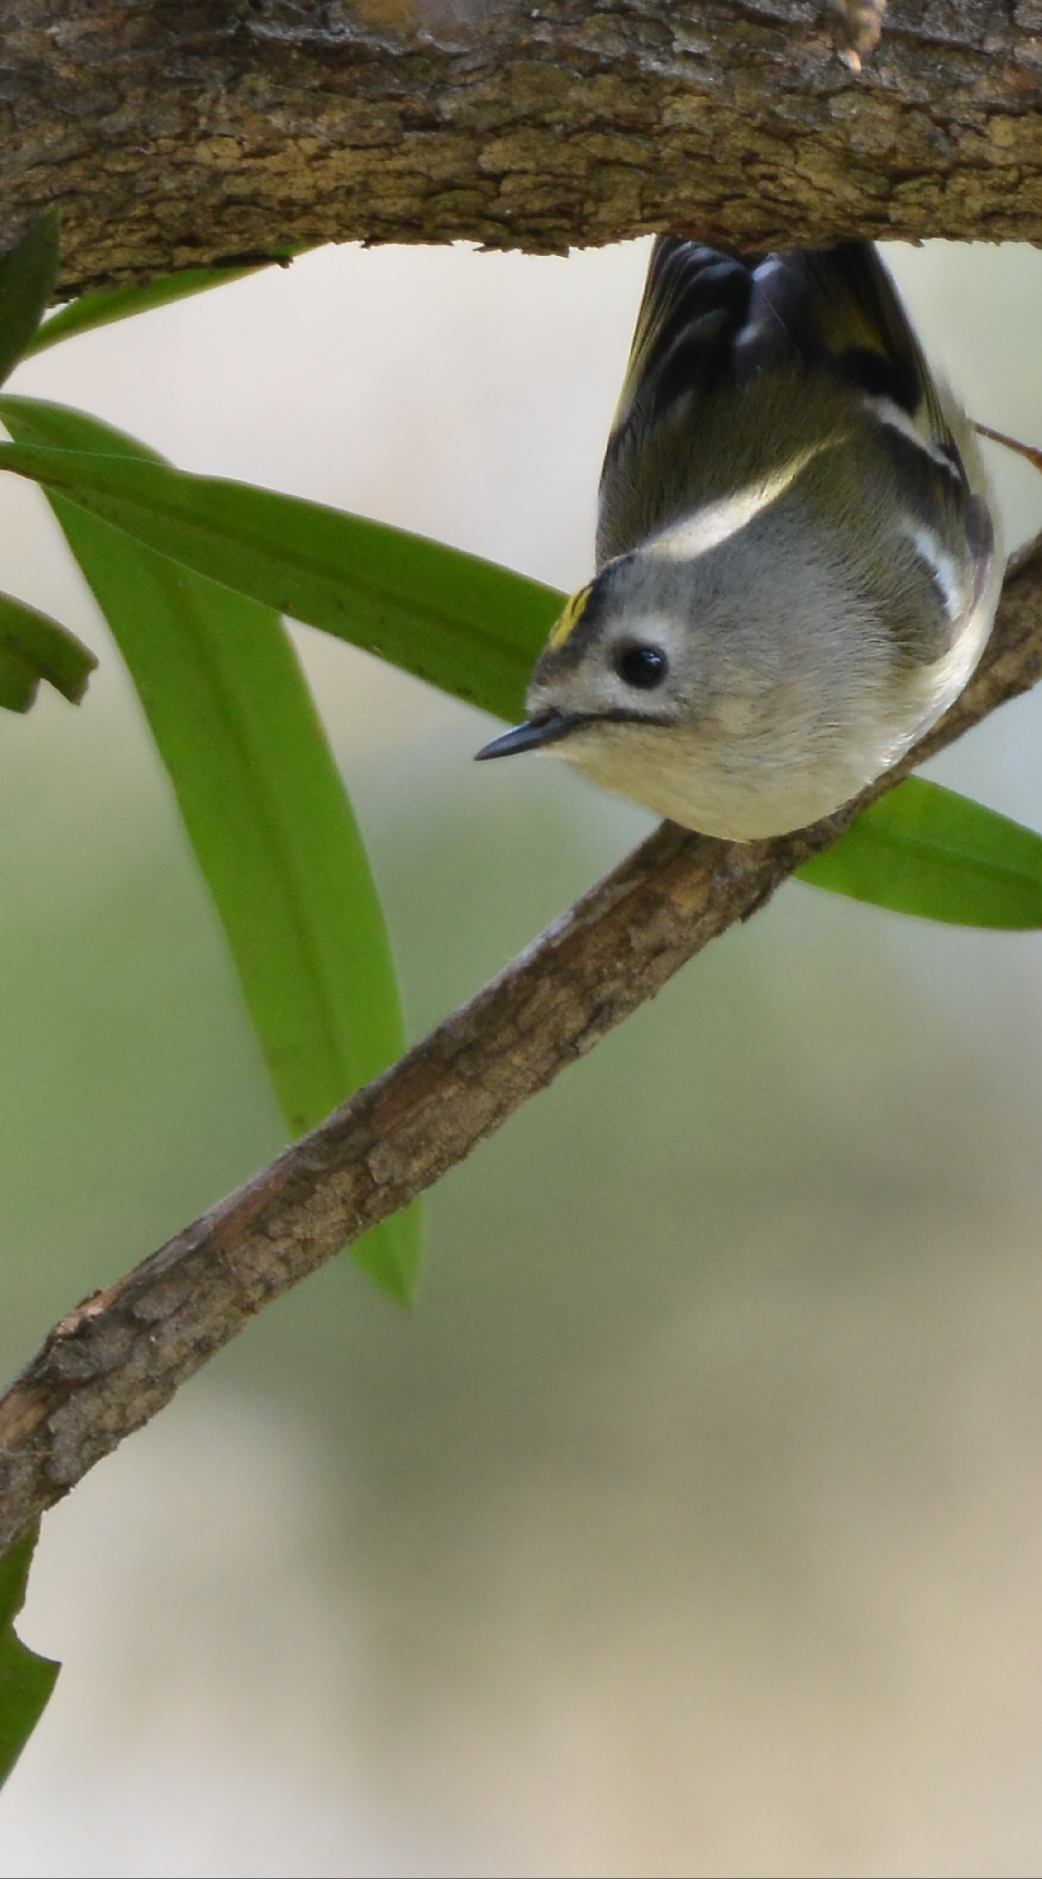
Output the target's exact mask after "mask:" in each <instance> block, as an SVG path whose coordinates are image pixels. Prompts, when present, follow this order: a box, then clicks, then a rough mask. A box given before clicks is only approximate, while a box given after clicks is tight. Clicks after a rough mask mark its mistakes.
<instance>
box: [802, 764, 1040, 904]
mask: <svg viewBox="0 0 1042 1879" xmlns="http://www.w3.org/2000/svg"><path fill="white" fill-rule="evenodd" d="M797 876H798V879H799V880H801V881H810V882H811V883H812V884H813V886H815V887H826V888H828V889H829V890H830V892H832V893H834V894H849V895H850V896H851V897H852V898H853V899H854V900H867V901H871V902H872V903H873V904H874V905H875V906H877V907H891V908H893V909H894V911H895V912H897V913H912V914H918V915H919V917H920V918H921V919H924V920H943V921H945V922H947V923H948V924H949V925H952V926H984V927H1006V928H1027V927H1039V926H1042V836H1040V835H1036V834H1035V833H1034V831H1033V830H1032V829H1026V828H1024V827H1023V826H1022V825H1021V824H1020V823H1019V822H1011V821H1009V820H1008V818H1007V817H1006V816H1000V815H996V813H995V811H994V810H992V809H985V808H984V806H983V804H981V803H978V802H971V801H970V799H969V798H968V797H966V796H960V795H957V794H956V792H955V791H954V790H950V789H942V788H941V786H940V784H938V783H928V782H927V781H926V780H925V778H923V777H910V778H909V779H908V781H907V782H906V783H901V784H900V785H899V786H898V788H897V789H895V790H891V792H890V793H889V795H887V796H884V797H882V798H881V800H880V801H879V802H877V803H874V804H873V805H872V807H871V809H866V810H864V811H863V812H862V814H861V815H859V816H858V819H857V821H856V822H854V823H852V824H851V826H850V828H849V829H848V830H847V832H846V834H845V835H842V836H841V837H840V839H839V841H838V842H836V843H835V845H834V846H833V847H832V848H830V849H828V850H827V851H826V852H825V854H823V855H817V856H815V858H814V860H813V861H807V862H805V863H804V865H803V867H802V868H800V869H798V870H797Z"/></svg>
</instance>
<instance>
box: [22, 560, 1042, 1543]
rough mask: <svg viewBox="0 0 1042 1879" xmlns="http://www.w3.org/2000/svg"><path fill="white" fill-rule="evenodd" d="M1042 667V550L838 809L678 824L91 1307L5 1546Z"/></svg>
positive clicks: (34, 1407) (58, 1336) (56, 1372)
mask: <svg viewBox="0 0 1042 1879" xmlns="http://www.w3.org/2000/svg"><path fill="white" fill-rule="evenodd" d="M1040 675H1042V554H1039V553H1038V552H1037V551H1035V552H1033V553H1032V554H1031V555H1030V556H1028V557H1026V558H1024V559H1023V560H1022V562H1021V565H1020V567H1019V569H1018V570H1016V571H1011V573H1010V575H1009V576H1008V577H1007V583H1006V587H1005V590H1004V593H1003V598H1002V604H1001V607H1000V610H999V616H998V620H997V623H996V627H995V631H994V633H993V636H992V640H991V643H990V645H989V648H988V651H987V653H986V654H985V658H984V661H983V663H982V665H981V668H980V670H979V671H978V673H977V675H976V676H975V678H974V679H973V680H972V682H971V684H970V686H969V687H968V689H967V691H966V692H965V693H964V695H963V697H962V698H961V699H960V700H959V702H958V703H957V704H956V705H955V706H954V707H953V709H952V710H951V711H950V712H949V713H948V714H947V716H946V717H945V718H944V720H943V721H942V723H941V724H940V725H938V726H937V727H936V728H935V729H934V730H933V731H932V732H931V733H930V734H929V736H928V737H926V738H924V739H923V740H922V742H921V743H920V744H919V745H918V746H917V747H916V749H915V750H914V751H913V752H911V754H910V755H909V757H908V758H907V760H906V761H905V762H904V763H903V764H902V765H901V766H900V767H899V768H898V769H896V770H894V771H891V772H890V773H888V775H887V776H885V777H883V778H881V779H880V780H879V781H878V782H877V783H875V784H874V785H873V786H872V787H871V788H870V789H868V790H866V791H865V792H864V794H863V795H862V796H861V797H860V798H859V799H858V801H857V803H856V804H852V805H850V806H848V807H847V808H846V809H844V810H843V811H841V812H840V813H839V814H838V815H835V816H832V817H830V818H829V819H828V820H827V821H824V822H819V823H817V824H815V826H814V827H813V828H811V829H807V830H804V831H803V832H802V833H800V834H796V835H791V836H786V837H783V838H781V839H779V840H775V841H770V842H751V843H748V844H740V843H735V842H720V841H712V840H709V839H708V838H707V837H704V836H699V835H692V834H689V833H687V832H686V831H684V830H683V829H679V828H676V827H675V826H674V825H672V824H671V823H663V825H662V826H661V827H660V828H659V829H658V830H657V832H656V833H655V834H654V835H652V836H651V837H650V838H649V839H648V840H647V841H646V842H644V843H643V844H642V846H641V847H640V848H638V849H637V850H636V851H635V853H634V854H633V855H631V856H630V857H629V859H628V860H627V861H625V862H624V863H623V864H622V866H621V867H619V868H616V869H615V871H614V873H612V874H610V875H608V876H607V878H606V879H605V880H603V881H602V882H601V883H600V884H599V885H598V886H597V887H595V888H593V889H592V890H591V892H590V893H588V894H586V895H585V896H584V897H583V898H582V899H581V900H579V901H577V902H576V904H575V906H574V907H572V908H571V909H570V911H569V912H568V913H566V914H565V915H563V916H562V918H561V919H559V920H557V921H556V922H555V923H554V925H553V926H551V927H549V928H548V929H547V931H546V932H545V933H544V934H543V935H542V937H541V938H540V939H538V940H536V941H535V943H534V944H533V945H532V946H530V947H529V948H528V949H527V951H526V952H524V953H522V954H521V955H520V957H519V958H518V959H516V960H515V961H514V962H513V964H512V965H510V966H508V967H507V969H506V971H505V972H503V973H501V974H500V976H499V977H498V978H497V979H494V980H493V981H492V982H491V984H489V985H487V986H486V987H485V988H484V990H483V991H481V992H479V993H478V995H477V997H476V998H473V999H471V1001H470V1003H469V1004H466V1005H463V1006H462V1007H461V1008H460V1009H459V1010H458V1011H456V1012H454V1013H453V1014H452V1016H451V1017H450V1018H447V1019H446V1020H445V1022H444V1023H443V1024H441V1025H439V1026H438V1028H437V1030H435V1031H432V1032H431V1034H430V1036H429V1037H427V1038H426V1039H425V1040H424V1042H423V1043H422V1044H419V1045H418V1046H417V1047H416V1049H415V1050H413V1051H410V1052H409V1054H408V1055H407V1056H406V1057H403V1058H402V1060H401V1061H400V1062H399V1063H397V1064H396V1065H395V1066H394V1067H393V1068H392V1069H390V1070H388V1071H386V1072H385V1074H384V1075H383V1076H381V1077H379V1078H377V1080H376V1081H375V1082H373V1083H371V1084H369V1085H368V1086H367V1088H365V1089H364V1090H361V1091H359V1093H358V1094H357V1095H356V1096H354V1097H353V1098H352V1099H351V1101H350V1102H348V1103H345V1104H344V1105H343V1106H342V1107H341V1108H340V1109H338V1110H337V1111H336V1112H335V1113H334V1114H333V1115H332V1116H331V1117H330V1118H329V1120H328V1121H327V1122H325V1123H323V1124H322V1126H321V1128H318V1129H315V1130H314V1131H313V1132H312V1133H311V1134H310V1135H308V1136H305V1137H304V1139H303V1140H302V1141H300V1142H297V1143H295V1144H294V1145H293V1147H292V1148H289V1149H287V1150H286V1151H285V1153H284V1154H282V1155H280V1156H279V1157H278V1159H277V1160H276V1161H274V1162H272V1163H271V1165H270V1167H267V1168H265V1169H263V1170H262V1171H261V1173H260V1174H257V1175H255V1176H254V1177H253V1179H252V1180H250V1181H248V1182H246V1183H245V1185H244V1186H243V1187H241V1188H239V1189H237V1190H236V1192H235V1193H234V1194H232V1195H230V1196H229V1198H228V1199H227V1200H225V1201H222V1202H221V1203H220V1205H219V1206H217V1207H214V1208H213V1209H211V1211H210V1212H209V1213H207V1214H204V1215H203V1216H202V1217H201V1218H200V1219H199V1220H196V1221H194V1222H193V1224H192V1225H191V1226H190V1227H187V1228H186V1229H185V1231H184V1232H183V1233H180V1234H178V1236H177V1238H176V1239H173V1240H171V1241H170V1242H169V1243H168V1244H167V1245H166V1246H164V1247H161V1248H160V1250H159V1251H158V1252H156V1253H153V1255H152V1256H151V1258H149V1259H146V1260H145V1261H144V1262H143V1263H142V1264H141V1265H140V1266H137V1267H136V1268H135V1270H134V1271H133V1272H131V1273H129V1274H128V1275H127V1277H126V1278H124V1279H121V1280H119V1282H118V1283H117V1284H116V1285H114V1286H112V1287H111V1288H110V1289H109V1290H108V1291H107V1292H99V1293H96V1294H95V1295H94V1297H92V1298H90V1299H88V1300H87V1301H86V1303H84V1304H83V1305H80V1306H79V1307H78V1308H77V1309H76V1310H75V1311H73V1312H70V1314H69V1316H68V1317H67V1318H65V1319H63V1320H62V1322H61V1324H59V1325H58V1326H56V1328H55V1329H54V1330H53V1331H52V1332H51V1334H50V1336H49V1337H48V1339H47V1341H46V1343H45V1344H44V1346H43V1348H42V1349H41V1351H40V1352H39V1354H38V1355H37V1356H36V1357H35V1358H34V1360H33V1361H32V1363H31V1364H30V1365H29V1366H28V1368H27V1369H26V1370H25V1371H23V1373H22V1375H21V1376H20V1377H19V1378H18V1379H17V1380H16V1382H15V1383H14V1384H12V1386H11V1388H10V1389H9V1390H8V1391H7V1393H6V1395H5V1396H4V1397H3V1398H0V1552H3V1551H4V1550H5V1549H6V1548H7V1547H8V1546H9V1545H10V1544H11V1543H12V1541H13V1540H15V1539H16V1538H17V1536H18V1535H19V1534H20V1533H21V1532H23V1531H24V1529H25V1528H26V1527H27V1526H28V1525H29V1524H30V1522H31V1521H33V1520H34V1519H36V1518H37V1517H38V1516H39V1514H40V1513H41V1512H42V1511H43V1510H44V1509H45V1508H47V1507H49V1506H51V1505H52V1504H53V1502H55V1501H56V1500H59V1499H60V1498H61V1497H62V1496H63V1495H64V1494H66V1493H67V1492H68V1490H69V1489H70V1488H71V1487H72V1486H73V1485H74V1484H75V1482H77V1481H78V1480H79V1479H80V1477H81V1476H82V1475H83V1474H85V1473H86V1471H87V1469H88V1468H90V1467H92V1466H93V1464H94V1463H95V1462H96V1461H99V1460H100V1459H101V1457H102V1456H103V1455H106V1454H108V1453H109V1452H110V1450H112V1449H113V1448H115V1447H116V1446H117V1444H118V1443H119V1442H121V1441H122V1439H123V1437H124V1436H125V1435H129V1434H130V1433H131V1432H132V1431H133V1430H134V1429H137V1428H140V1426H141V1424H142V1423H144V1422H147V1421H148V1419H149V1418H150V1417H151V1416H153V1415H154V1414H155V1413H156V1411H157V1410H158V1409H161V1408H162V1406H163V1404H164V1403H166V1402H168V1401H169V1399H170V1397H171V1396H172V1395H173V1394H174V1392H175V1390H177V1389H178V1387H179V1386H180V1385H181V1384H182V1383H184V1382H185V1381H186V1380H187V1378H188V1377H190V1376H191V1375H192V1374H193V1373H194V1372H195V1371H196V1370H198V1369H199V1368H200V1366H201V1365H202V1364H204V1363H205V1362H206V1360H207V1358H208V1357H211V1356H212V1355H213V1353H214V1351H216V1350H219V1349H220V1348H221V1346H222V1345H224V1344H226V1343H228V1342H229V1340H230V1339H231V1338H233V1337H234V1336H235V1335H236V1333H237V1332H238V1331H240V1330H242V1328H243V1326H244V1325H245V1324H246V1323H247V1322H248V1320H249V1319H250V1318H251V1317H252V1316H253V1315H254V1314H255V1313H256V1312H258V1311H260V1310H261V1309H262V1307H263V1306H264V1305H266V1304H268V1303H269V1302H270V1301H271V1300H272V1299H275V1298H278V1297H279V1296H280V1295H281V1294H282V1293H283V1292H285V1291H287V1290H288V1289H289V1287H290V1286H292V1285H296V1284H297V1282H298V1280H300V1279H303V1278H306V1277H307V1275H308V1274H309V1273H311V1272H314V1271H315V1270H316V1268H317V1267H318V1266H320V1265H322V1264H323V1263H324V1262H325V1261H326V1260H328V1259H330V1258H332V1257H333V1255H334V1254H335V1253H336V1252H337V1251H338V1250H339V1249H340V1248H341V1247H342V1246H344V1245H345V1244H347V1243H350V1241H352V1240H354V1239H356V1238H357V1237H358V1236H359V1235H360V1234H361V1233H363V1232H364V1231H365V1230H366V1228H367V1227H370V1226H372V1225H374V1224H375V1222H376V1221H378V1220H381V1219H383V1218H384V1217H385V1216H386V1215H387V1214H389V1213H392V1212H393V1211H394V1210H395V1209H396V1208H398V1207H401V1206H404V1205H405V1203H406V1202H407V1201H410V1200H412V1199H413V1197H414V1196H415V1195H417V1194H419V1193H422V1191H423V1190H424V1188H427V1187H430V1186H431V1185H432V1184H433V1182H435V1181H437V1180H438V1178H439V1176H441V1175H442V1174H444V1173H445V1171H446V1170H447V1169H448V1168H451V1167H453V1166H454V1165H455V1164H456V1163H457V1162H459V1161H462V1160H463V1158H464V1157H465V1156H466V1155H468V1154H469V1153H470V1151H471V1150H472V1149H473V1148H475V1147H476V1146H477V1144H478V1143H479V1142H480V1141H482V1140H483V1139H484V1137H485V1136H487V1135H491V1134H492V1133H493V1132H494V1130H496V1129H498V1128H499V1127H500V1125H501V1123H503V1122H505V1121H506V1119H507V1117H508V1116H509V1115H511V1114H512V1112H513V1111H514V1110H515V1109H517V1108H518V1107H519V1106H520V1104H521V1103H523V1102H525V1101H527V1099H528V1098H529V1097H530V1096H533V1095H535V1094H536V1092H537V1091H538V1090H541V1089H545V1088H546V1086H547V1084H549V1083H550V1082H552V1080H553V1078H554V1077H555V1076H556V1075H557V1074H558V1072H559V1071H560V1070H563V1069H564V1068H565V1066H566V1065H567V1064H569V1063H572V1062H573V1061H574V1060H575V1059H576V1058H577V1057H581V1056H583V1055H584V1054H585V1052H586V1051H588V1050H589V1049H590V1048H591V1047H592V1046H593V1045H594V1044H595V1043H597V1041H598V1039H599V1038H601V1037H603V1036H604V1034H605V1032H606V1031H609V1030H610V1029H611V1028H612V1026H613V1025H616V1024H619V1023H620V1022H621V1021H622V1019H623V1018H625V1017H627V1016H628V1015H629V1013H630V1012H631V1011H634V1010H635V1009H636V1007H637V1006H638V1005H640V1004H643V1002H644V1001H645V999H648V998H651V997H653V996H654V994H655V993H656V992H657V991H658V990H659V989H660V987H661V986H662V985H664V984H665V982H666V980H667V979H668V978H669V977H670V976H671V975H672V974H673V973H674V972H676V971H677V969H678V967H680V966H681V965H683V964H684V962H685V960H687V959H690V958H691V956H692V955H693V954H694V953H697V952H699V951H701V949H702V947H704V946H706V945H708V943H709V941H710V940H712V939H715V938H716V937H717V935H718V934H720V933H723V932H724V931H725V930H726V929H727V928H728V927H729V926H733V925H734V924H735V922H736V921H738V920H744V919H747V918H748V916H749V915H750V914H751V913H753V912H755V910H756V909H757V908H758V907H760V906H762V905H763V904H764V902H765V901H766V900H768V899H769V898H770V896H771V895H772V894H773V892H774V890H775V888H776V887H778V886H779V885H780V883H781V882H782V881H784V880H785V879H786V878H787V876H788V875H789V874H791V872H792V870H793V869H794V868H796V867H798V866H799V865H800V863H801V862H802V861H805V860H806V859H807V858H808V856H810V855H812V854H816V853H818V852H820V850H821V849H823V848H826V847H828V845H829V843H830V842H832V841H834V840H835V839H836V837H837V835H839V834H840V833H841V832H842V830H843V829H844V828H845V827H846V826H847V824H848V823H849V822H850V821H851V820H852V818H853V816H854V814H855V813H856V811H857V809H858V808H860V807H862V806H864V804H865V803H867V802H869V801H872V800H874V799H875V798H876V797H877V796H880V795H882V794H883V793H884V791H886V790H887V789H890V788H892V787H893V785H894V783H895V782H897V781H898V780H899V779H900V777H901V776H903V775H904V774H906V773H907V771H908V770H910V769H911V768H913V767H914V766H915V765H916V764H918V763H921V762H922V761H923V760H924V759H925V758H926V757H927V756H929V755H931V754H932V753H933V752H934V751H935V750H937V749H939V748H941V747H942V746H943V745H945V744H948V743H950V742H952V741H953V739H955V738H956V737H959V736H961V735H962V733H963V732H964V731H965V730H967V729H969V727H970V726H971V725H973V724H975V723H977V722H978V721H979V719H981V718H983V717H984V716H986V715H987V713H989V712H990V711H993V710H994V709H995V708H996V707H997V706H998V705H1000V704H1002V703H1003V702H1005V700H1007V699H1009V698H1012V697H1014V696H1016V695H1017V694H1018V693H1020V692H1023V691H1025V690H1027V688H1028V687H1029V686H1031V685H1033V684H1034V683H1035V682H1036V680H1037V679H1038V678H1039V676H1040Z"/></svg>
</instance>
